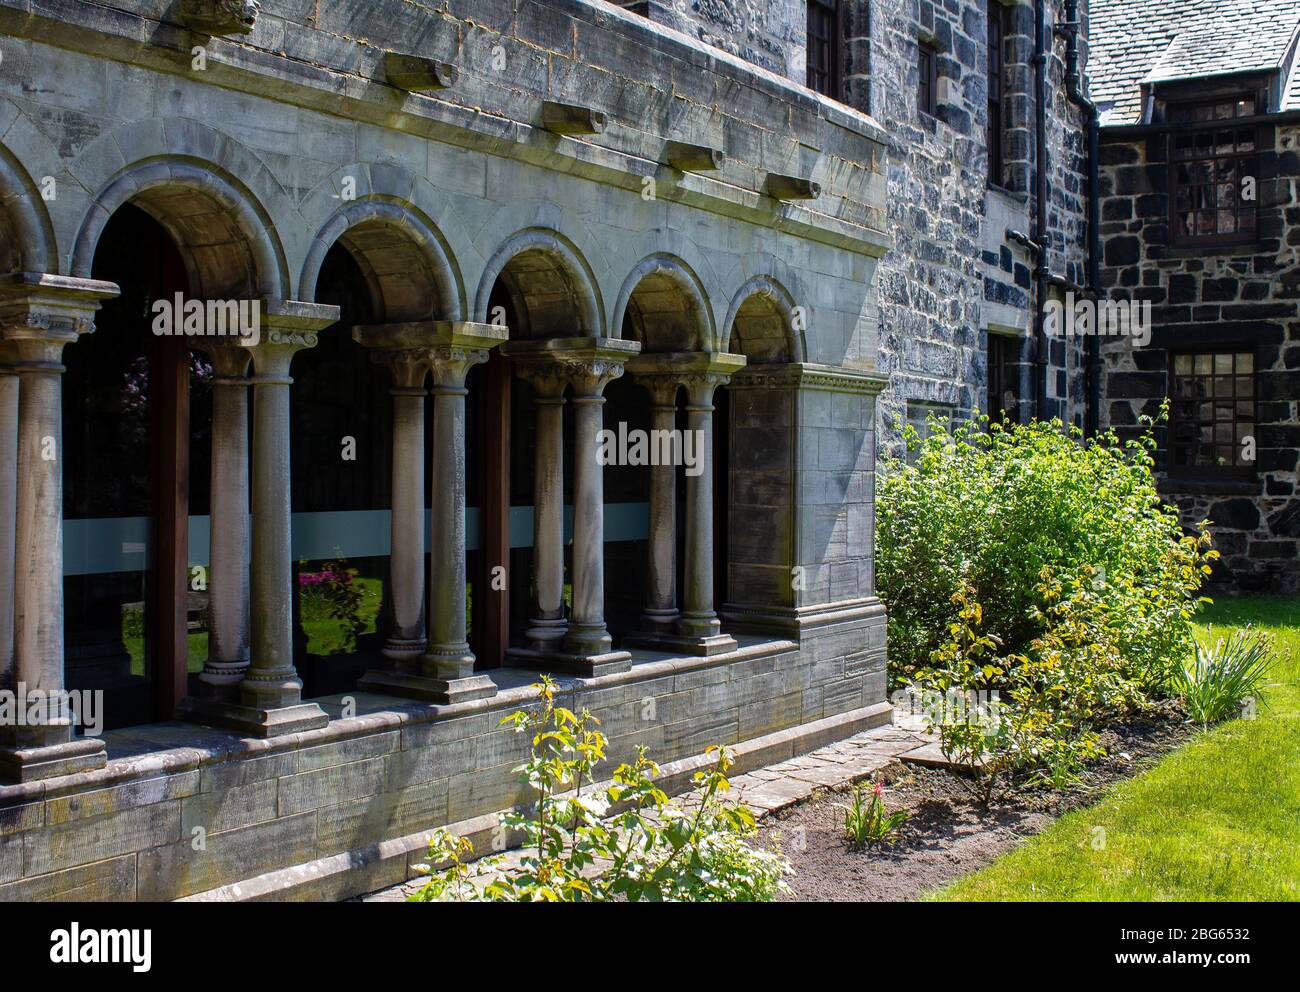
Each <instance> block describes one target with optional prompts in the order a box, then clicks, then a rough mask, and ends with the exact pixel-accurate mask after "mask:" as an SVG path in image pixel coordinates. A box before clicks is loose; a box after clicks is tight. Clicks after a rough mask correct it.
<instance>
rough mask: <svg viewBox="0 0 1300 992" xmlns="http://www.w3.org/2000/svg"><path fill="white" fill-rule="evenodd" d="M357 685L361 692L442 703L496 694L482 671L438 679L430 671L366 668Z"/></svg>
mask: <svg viewBox="0 0 1300 992" xmlns="http://www.w3.org/2000/svg"><path fill="white" fill-rule="evenodd" d="M357 688H358V689H359V690H361V691H362V692H378V693H382V694H383V695H387V696H401V697H402V698H404V699H421V700H424V701H425V702H429V703H442V704H444V705H446V704H451V703H467V702H469V701H470V700H472V699H487V698H489V697H491V696H495V695H496V694H497V684H496V683H495V682H493V681H492V679H490V678H489V677H488V676H486V675H468V676H464V677H462V678H454V679H440V678H438V677H437V676H433V675H415V674H411V673H408V672H393V671H383V670H378V669H377V670H372V671H369V672H366V674H365V675H364V676H363V677H362V679H361V681H360V682H358V683H357Z"/></svg>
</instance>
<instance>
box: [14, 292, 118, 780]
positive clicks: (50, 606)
mask: <svg viewBox="0 0 1300 992" xmlns="http://www.w3.org/2000/svg"><path fill="white" fill-rule="evenodd" d="M117 292H118V290H117V287H116V286H114V285H113V284H112V283H105V282H98V281H94V280H90V279H73V278H68V277H64V276H52V275H44V274H37V273H19V274H16V275H13V276H9V277H8V278H6V279H5V280H4V281H3V282H2V283H0V336H2V337H3V339H4V341H5V342H6V343H7V345H8V347H9V349H10V353H11V355H12V356H13V357H15V358H16V359H17V369H18V375H19V379H20V382H19V387H18V391H19V395H18V434H17V457H16V466H17V479H18V482H17V489H16V496H15V499H14V509H15V514H14V531H13V533H14V562H15V565H14V576H13V585H12V589H13V593H12V595H13V652H14V656H13V657H14V660H13V681H14V687H15V690H19V691H20V692H21V693H23V694H25V697H26V699H27V701H28V702H29V703H30V701H31V700H32V699H33V698H34V697H35V694H37V693H40V694H43V701H44V702H45V704H46V705H45V706H44V707H43V709H42V710H41V711H40V712H39V714H38V716H37V718H36V720H35V722H22V723H20V724H19V725H18V726H13V727H2V728H0V735H3V736H2V737H0V778H3V779H5V780H9V781H16V782H28V781H33V780H36V779H42V778H50V777H53V776H58V775H69V774H73V773H75V772H80V771H87V770H89V769H94V768H102V767H103V766H104V764H105V763H106V761H107V756H106V754H105V750H104V742H103V741H100V740H95V739H93V738H78V737H76V736H75V734H74V724H75V716H76V714H74V713H73V712H72V709H71V707H70V706H69V699H68V696H67V694H66V691H65V690H66V683H65V681H64V668H63V663H64V652H63V433H62V424H63V409H62V383H61V380H60V376H61V375H62V373H63V365H62V356H63V349H64V346H65V345H67V344H69V343H71V342H73V341H76V340H77V338H78V337H79V336H80V335H82V334H86V333H89V332H91V331H92V330H93V329H94V313H95V311H96V310H98V309H99V301H101V300H103V299H107V298H109V297H112V296H116V295H117ZM27 715H28V716H30V715H31V714H30V712H29V713H28V714H27Z"/></svg>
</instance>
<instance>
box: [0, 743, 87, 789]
mask: <svg viewBox="0 0 1300 992" xmlns="http://www.w3.org/2000/svg"><path fill="white" fill-rule="evenodd" d="M106 764H108V751H107V749H106V745H105V744H104V742H103V741H101V740H99V739H98V738H95V737H78V738H74V739H73V740H65V741H58V742H55V743H50V744H34V745H32V746H30V747H25V746H23V745H22V744H17V743H12V742H11V743H9V744H0V782H10V783H17V784H22V783H23V782H37V781H40V780H41V779H47V778H58V777H59V776H61V775H75V774H77V773H78V772H89V771H94V770H95V769H96V768H103V767H104V766H105V765H106Z"/></svg>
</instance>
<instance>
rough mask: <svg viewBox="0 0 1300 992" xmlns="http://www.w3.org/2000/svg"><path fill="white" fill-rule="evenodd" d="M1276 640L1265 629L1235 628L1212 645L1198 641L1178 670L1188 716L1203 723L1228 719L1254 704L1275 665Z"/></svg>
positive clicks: (1181, 692)
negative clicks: (1205, 645)
mask: <svg viewBox="0 0 1300 992" xmlns="http://www.w3.org/2000/svg"><path fill="white" fill-rule="evenodd" d="M1272 657H1273V643H1272V640H1271V639H1270V638H1269V636H1268V635H1267V634H1265V633H1263V632H1262V631H1252V630H1251V629H1250V628H1249V627H1244V628H1242V629H1240V630H1235V631H1233V633H1232V636H1231V637H1230V638H1228V639H1227V640H1226V641H1225V640H1224V639H1223V638H1222V637H1220V638H1219V639H1218V640H1217V641H1216V642H1215V644H1214V646H1213V647H1212V648H1204V647H1202V646H1201V645H1200V644H1197V645H1196V651H1195V654H1194V655H1193V657H1191V658H1190V659H1188V660H1187V662H1185V663H1184V665H1183V667H1182V668H1180V669H1179V670H1178V680H1177V681H1178V691H1179V695H1180V696H1181V697H1182V700H1183V705H1184V706H1185V707H1186V708H1187V713H1188V716H1190V717H1191V718H1192V719H1193V720H1195V721H1196V722H1197V723H1200V724H1202V725H1205V724H1210V723H1215V722H1217V721H1219V720H1223V719H1226V718H1227V717H1229V716H1231V715H1232V714H1233V713H1236V712H1240V711H1241V710H1242V708H1243V706H1245V705H1250V704H1252V703H1253V702H1254V701H1255V699H1257V698H1258V696H1259V691H1260V689H1262V688H1263V687H1264V680H1265V679H1266V678H1268V672H1269V668H1270V667H1271V666H1272Z"/></svg>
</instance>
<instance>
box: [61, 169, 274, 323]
mask: <svg viewBox="0 0 1300 992" xmlns="http://www.w3.org/2000/svg"><path fill="white" fill-rule="evenodd" d="M128 202H129V203H134V204H135V205H137V206H138V207H140V208H141V209H143V210H144V211H146V212H147V213H148V214H149V215H150V216H152V217H153V218H154V219H155V220H157V221H158V223H159V224H161V225H162V226H163V228H164V229H165V230H166V231H167V233H168V234H169V235H171V236H172V238H174V239H175V241H176V243H177V245H179V246H180V247H181V251H182V255H183V257H184V259H185V264H186V267H187V269H188V271H189V276H190V286H191V289H192V291H193V292H194V293H196V294H197V295H202V296H205V297H208V298H232V297H248V298H260V297H272V298H284V296H285V295H286V291H287V287H288V285H289V280H288V270H287V266H286V264H285V260H284V252H283V250H282V248H281V246H280V243H279V239H278V238H277V236H276V234H275V233H274V231H275V229H274V225H273V224H272V223H271V221H270V218H269V217H268V215H267V213H266V210H265V209H264V208H263V207H262V206H261V204H260V203H258V202H257V200H256V198H254V197H253V195H252V194H251V193H250V192H249V191H248V189H247V188H246V187H244V186H243V185H242V184H240V183H239V182H238V181H237V180H235V179H233V178H232V177H230V176H228V175H225V174H224V173H223V172H221V171H220V170H218V169H217V168H216V167H214V166H212V165H210V164H209V163H205V162H199V161H196V160H190V159H172V158H163V159H153V160H147V161H142V162H137V163H135V164H134V165H131V166H128V167H127V168H125V169H123V170H122V171H120V172H119V173H118V174H117V175H116V176H115V177H114V178H113V179H112V180H111V181H110V182H109V183H108V184H107V185H106V186H105V187H104V188H103V189H102V190H101V191H100V192H99V193H98V194H96V196H95V197H94V199H93V200H92V201H91V204H90V208H89V210H88V211H87V212H86V216H85V218H84V220H83V221H82V223H81V226H80V228H79V229H78V231H77V236H76V239H75V241H74V244H73V250H72V267H71V270H72V275H74V276H89V275H90V272H91V266H92V265H93V263H94V257H95V248H96V246H97V245H98V243H99V238H100V235H101V234H102V233H103V230H104V226H105V225H106V224H107V223H108V220H109V218H110V217H112V216H113V213H114V212H115V211H116V210H117V209H118V208H119V207H121V206H122V204H124V203H128Z"/></svg>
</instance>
